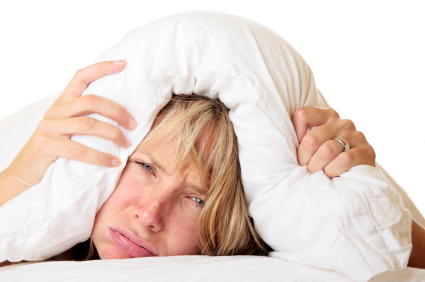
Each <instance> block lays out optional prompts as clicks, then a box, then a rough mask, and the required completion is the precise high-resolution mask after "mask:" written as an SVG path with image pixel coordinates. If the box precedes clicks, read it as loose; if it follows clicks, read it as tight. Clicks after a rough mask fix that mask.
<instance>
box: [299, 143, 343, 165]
mask: <svg viewBox="0 0 425 282" xmlns="http://www.w3.org/2000/svg"><path fill="white" fill-rule="evenodd" d="M341 152H342V148H341V145H340V144H339V143H338V141H335V140H328V141H326V142H325V143H323V144H322V145H321V146H320V147H319V149H318V150H317V151H316V152H315V153H314V155H313V157H312V158H311V160H310V162H309V163H308V166H307V168H308V170H309V171H310V172H311V173H316V172H318V171H320V170H324V169H325V167H326V166H327V165H328V164H329V163H330V162H331V161H332V160H333V159H335V158H336V157H337V156H338V155H339V154H341Z"/></svg>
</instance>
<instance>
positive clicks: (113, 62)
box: [112, 60, 125, 65]
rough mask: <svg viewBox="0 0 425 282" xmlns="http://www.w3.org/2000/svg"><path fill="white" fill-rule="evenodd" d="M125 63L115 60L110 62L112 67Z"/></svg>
mask: <svg viewBox="0 0 425 282" xmlns="http://www.w3.org/2000/svg"><path fill="white" fill-rule="evenodd" d="M124 63H125V60H115V61H112V64H113V65H123V64H124Z"/></svg>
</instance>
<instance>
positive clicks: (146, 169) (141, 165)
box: [134, 161, 153, 173]
mask: <svg viewBox="0 0 425 282" xmlns="http://www.w3.org/2000/svg"><path fill="white" fill-rule="evenodd" d="M134 162H135V163H136V164H137V165H138V166H139V168H140V169H141V170H143V171H144V172H146V173H153V169H152V167H150V166H149V165H147V164H146V163H144V162H139V161H134Z"/></svg>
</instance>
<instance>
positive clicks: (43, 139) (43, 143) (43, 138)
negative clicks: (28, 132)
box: [34, 134, 51, 149]
mask: <svg viewBox="0 0 425 282" xmlns="http://www.w3.org/2000/svg"><path fill="white" fill-rule="evenodd" d="M50 143H51V139H50V138H49V136H47V135H46V134H37V135H36V136H35V138H34V144H35V147H36V148H37V149H43V148H50V146H49V144H50Z"/></svg>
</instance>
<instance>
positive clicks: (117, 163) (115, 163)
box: [111, 159, 121, 166]
mask: <svg viewBox="0 0 425 282" xmlns="http://www.w3.org/2000/svg"><path fill="white" fill-rule="evenodd" d="M111 165H112V166H120V165H121V161H120V160H118V159H111Z"/></svg>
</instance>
